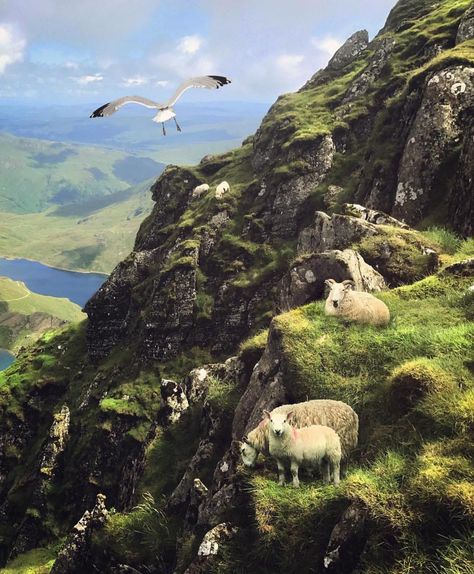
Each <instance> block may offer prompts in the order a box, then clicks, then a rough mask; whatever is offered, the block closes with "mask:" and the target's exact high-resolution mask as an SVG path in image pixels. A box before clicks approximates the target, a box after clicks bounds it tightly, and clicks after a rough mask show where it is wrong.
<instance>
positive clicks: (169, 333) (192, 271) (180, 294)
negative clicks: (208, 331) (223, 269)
mask: <svg viewBox="0 0 474 574" xmlns="http://www.w3.org/2000/svg"><path fill="white" fill-rule="evenodd" d="M196 255H197V253H196ZM195 301H196V267H195V266H191V265H184V266H179V267H176V268H174V269H172V270H171V271H170V272H169V273H167V274H165V275H164V276H161V277H160V279H159V280H158V281H156V284H155V287H154V289H153V295H152V296H151V304H150V307H149V311H148V313H146V315H145V316H144V321H145V329H144V341H143V346H144V352H145V355H146V356H147V357H149V358H153V359H158V360H167V359H169V358H172V357H174V356H176V354H177V352H178V350H179V349H180V348H181V343H182V342H183V341H184V340H185V339H186V336H187V334H188V332H189V331H190V330H191V328H192V326H193V324H194V303H195Z"/></svg>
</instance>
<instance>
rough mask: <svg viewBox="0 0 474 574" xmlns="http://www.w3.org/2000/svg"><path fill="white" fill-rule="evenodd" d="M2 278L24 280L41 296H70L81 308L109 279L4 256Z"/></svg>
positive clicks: (0, 262) (96, 274)
mask: <svg viewBox="0 0 474 574" xmlns="http://www.w3.org/2000/svg"><path fill="white" fill-rule="evenodd" d="M0 275H3V276H5V277H9V278H10V279H14V280H15V281H23V282H24V283H25V285H26V286H27V287H28V289H30V291H34V292H35V293H40V294H41V295H50V296H51V297H67V298H68V299H70V300H71V301H74V303H77V304H78V305H80V306H81V307H83V306H84V304H85V303H86V302H87V301H88V300H89V299H90V297H91V296H92V295H93V294H94V293H95V292H96V291H97V290H98V289H99V287H100V286H101V285H102V283H103V282H104V281H105V280H106V279H107V275H105V274H102V273H78V272H76V271H62V270H61V269H54V268H53V267H48V266H47V265H42V264H41V263H38V262H37V261H28V260H27V259H3V258H1V257H0Z"/></svg>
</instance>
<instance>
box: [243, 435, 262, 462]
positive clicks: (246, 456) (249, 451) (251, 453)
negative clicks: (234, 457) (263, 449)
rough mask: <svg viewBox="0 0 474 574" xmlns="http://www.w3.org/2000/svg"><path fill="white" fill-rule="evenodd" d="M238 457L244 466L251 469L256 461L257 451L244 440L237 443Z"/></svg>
mask: <svg viewBox="0 0 474 574" xmlns="http://www.w3.org/2000/svg"><path fill="white" fill-rule="evenodd" d="M239 450H240V457H241V458H242V462H243V463H244V464H245V466H248V467H249V468H252V467H253V466H255V461H256V460H257V456H258V450H257V449H256V448H254V447H253V446H252V445H251V444H250V443H248V442H247V441H246V440H245V437H244V440H243V441H239Z"/></svg>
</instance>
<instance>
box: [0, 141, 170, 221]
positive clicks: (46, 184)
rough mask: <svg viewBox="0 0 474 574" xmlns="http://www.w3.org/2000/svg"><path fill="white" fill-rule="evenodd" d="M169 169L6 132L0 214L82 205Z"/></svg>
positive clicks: (0, 153)
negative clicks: (1, 212)
mask: <svg viewBox="0 0 474 574" xmlns="http://www.w3.org/2000/svg"><path fill="white" fill-rule="evenodd" d="M163 168H164V164H161V163H158V162H157V161H155V160H153V159H151V158H149V157H141V156H137V155H132V154H128V153H124V152H122V151H113V150H110V149H104V148H98V147H86V146H83V145H74V144H64V143H59V142H50V141H44V140H37V139H30V138H19V137H16V136H12V135H10V134H6V133H0V211H5V212H9V213H38V212H42V211H45V210H46V209H48V208H50V207H54V206H55V207H60V206H63V205H66V204H80V203H81V202H83V201H87V200H90V199H91V198H97V197H104V196H108V195H111V194H114V193H117V192H119V191H124V190H126V189H128V188H129V187H130V186H131V185H135V184H137V183H140V182H142V181H144V180H146V179H148V178H151V177H156V176H158V175H159V174H160V173H161V172H162V171H163Z"/></svg>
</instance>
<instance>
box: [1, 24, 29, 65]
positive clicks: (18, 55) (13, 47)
mask: <svg viewBox="0 0 474 574" xmlns="http://www.w3.org/2000/svg"><path fill="white" fill-rule="evenodd" d="M25 47H26V40H25V39H24V38H23V36H21V34H20V33H19V32H18V31H17V30H16V29H15V28H14V27H13V26H12V25H11V24H0V74H3V73H4V72H5V70H6V68H7V66H11V65H12V64H14V63H15V62H21V61H22V60H23V57H24V51H25Z"/></svg>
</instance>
